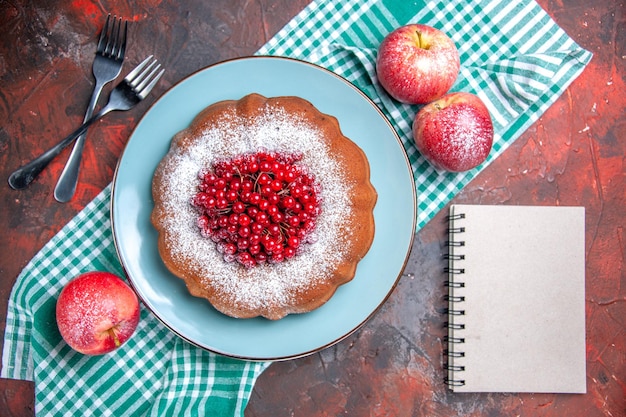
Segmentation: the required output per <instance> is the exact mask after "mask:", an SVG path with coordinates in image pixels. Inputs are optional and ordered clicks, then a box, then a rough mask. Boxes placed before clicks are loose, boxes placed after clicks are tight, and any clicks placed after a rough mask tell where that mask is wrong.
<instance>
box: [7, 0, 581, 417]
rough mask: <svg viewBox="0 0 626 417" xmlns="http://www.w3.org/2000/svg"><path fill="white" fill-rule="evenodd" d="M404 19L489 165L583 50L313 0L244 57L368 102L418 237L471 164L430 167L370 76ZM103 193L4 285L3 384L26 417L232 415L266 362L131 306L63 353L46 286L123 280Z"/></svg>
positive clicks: (478, 20) (442, 5) (509, 5)
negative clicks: (87, 348) (477, 116)
mask: <svg viewBox="0 0 626 417" xmlns="http://www.w3.org/2000/svg"><path fill="white" fill-rule="evenodd" d="M410 22H421V23H425V24H429V25H431V26H435V27H437V28H439V29H442V30H443V31H444V32H446V33H448V34H449V35H450V36H451V37H452V39H453V40H454V41H455V43H456V45H457V47H458V48H459V51H460V53H461V64H462V65H461V66H462V68H461V74H460V77H459V79H458V80H457V82H456V84H455V85H454V86H453V88H452V90H455V91H458V90H463V91H470V92H474V93H476V94H478V95H479V96H480V97H481V98H482V99H483V100H484V101H485V102H486V103H487V105H488V107H489V110H490V111H491V114H492V116H493V120H494V123H495V130H496V138H495V143H494V150H493V152H492V153H491V155H490V159H489V160H493V159H494V158H496V157H497V156H498V155H499V154H500V153H502V151H503V150H504V149H505V148H506V147H507V146H508V145H509V144H510V143H512V142H513V141H514V140H515V139H516V138H517V137H518V136H519V135H520V134H521V133H522V132H523V131H524V129H526V128H527V127H528V126H529V125H530V124H531V123H533V122H534V121H536V120H537V119H538V118H539V116H540V115H541V114H542V113H543V111H545V109H546V108H547V107H548V106H550V104H552V103H553V102H554V101H555V100H556V98H557V97H558V96H559V95H560V94H561V93H562V92H563V91H564V90H565V88H566V87H567V86H568V85H569V84H570V83H571V82H572V81H573V80H574V79H575V78H576V76H577V75H578V74H579V73H580V72H581V71H582V70H583V68H584V67H585V65H586V64H587V63H588V62H589V60H590V59H591V54H590V53H589V52H587V51H585V50H583V49H581V48H580V47H579V46H578V45H576V44H575V43H574V42H573V41H572V40H571V39H570V38H568V37H567V35H566V34H565V33H564V32H563V31H562V30H561V29H560V28H559V27H558V26H556V25H555V23H554V22H553V21H552V20H551V19H550V18H549V17H548V15H547V14H546V13H545V12H544V11H543V10H542V9H541V8H540V7H539V6H538V5H537V4H536V3H534V2H533V1H530V0H524V1H519V2H511V1H499V0H484V1H474V2H472V1H466V0H458V1H444V0H442V1H429V2H426V3H424V2H419V1H418V2H408V1H405V0H339V1H330V0H316V1H314V2H313V3H311V4H310V5H309V6H308V7H307V8H306V9H305V10H303V11H302V12H301V13H300V14H299V15H298V16H296V17H295V18H294V19H293V20H292V21H291V22H290V23H289V24H288V25H287V26H286V27H285V28H284V29H283V30H281V31H280V32H279V33H278V34H277V35H276V36H275V37H274V38H273V39H272V40H270V41H269V42H268V43H267V44H266V45H265V46H264V47H263V48H262V49H261V50H259V51H258V54H263V55H283V56H290V57H294V58H299V59H303V60H307V61H310V62H313V63H316V64H319V65H321V66H323V67H326V68H329V69H330V70H332V71H334V72H336V73H337V74H340V75H342V76H344V77H345V78H347V79H348V80H350V81H351V82H353V83H354V84H355V85H356V86H358V87H359V88H360V89H362V90H363V91H364V92H365V93H366V94H367V95H368V96H369V97H371V98H372V99H373V100H374V102H375V103H376V104H377V105H378V106H380V108H381V109H383V111H384V112H385V114H386V115H387V116H388V117H389V119H390V120H391V121H392V124H393V125H394V126H395V128H396V129H397V131H398V134H399V135H400V137H401V139H402V141H403V144H404V146H405V149H406V151H407V154H408V155H409V159H410V161H411V165H412V167H413V170H414V174H415V183H416V187H417V191H418V204H419V206H418V216H419V217H418V229H419V228H420V227H421V226H423V225H424V224H425V223H426V222H427V221H428V220H429V219H431V218H432V216H434V215H435V214H436V213H437V211H438V210H439V209H441V208H442V207H443V206H444V205H445V204H446V203H447V202H448V201H449V200H450V199H451V198H452V197H453V196H454V195H455V194H456V193H457V192H458V191H459V190H460V189H461V188H462V187H463V186H464V185H465V184H467V183H468V182H469V181H470V180H471V179H472V178H473V177H474V176H475V175H476V174H477V173H478V172H479V171H480V169H481V168H477V169H475V170H473V171H470V172H467V173H463V174H449V173H442V172H437V171H435V170H434V169H433V168H432V167H430V165H429V164H428V163H427V162H426V161H425V160H424V159H423V158H422V157H421V156H420V155H419V153H418V152H417V150H416V149H415V147H414V146H413V143H412V140H411V123H412V120H413V117H414V115H415V113H416V111H417V107H412V106H407V105H401V104H399V103H397V102H395V101H393V100H392V99H390V98H389V97H388V96H387V95H386V93H385V92H384V91H382V90H381V89H380V87H379V86H378V84H377V82H376V74H375V66H374V62H375V58H376V49H377V45H378V44H379V43H380V41H381V40H382V38H383V37H384V36H385V35H386V34H387V33H389V32H390V31H391V30H393V29H394V28H396V27H398V26H400V25H404V24H406V23H410ZM110 191H111V190H110V186H109V187H107V188H106V189H105V190H103V191H102V193H100V194H99V195H98V196H97V197H96V198H95V199H94V200H93V201H92V202H91V203H90V204H89V205H88V206H87V207H85V209H84V210H83V211H82V212H81V213H79V214H78V215H77V216H76V217H75V218H74V219H73V220H72V221H71V222H70V223H69V224H68V225H67V226H65V227H64V228H63V229H62V230H61V231H60V232H59V233H58V234H57V235H56V236H55V237H54V238H53V239H52V240H51V241H50V242H48V243H47V244H46V245H45V246H44V248H43V249H42V250H41V251H40V252H39V253H38V254H37V255H36V256H35V258H34V259H33V260H32V261H31V262H30V263H29V264H28V265H27V267H26V268H25V269H24V270H23V271H22V273H21V274H20V275H19V277H18V278H17V281H16V284H15V286H14V288H13V291H12V293H11V297H10V300H9V307H8V312H7V323H6V332H5V339H4V350H3V355H2V373H1V376H2V377H4V378H16V379H26V380H33V381H34V382H35V396H36V411H37V415H39V416H47V415H51V416H74V415H97V416H178V415H185V416H187V415H189V416H194V415H196V416H198V415H201V416H204V415H207V416H208V415H210V416H242V415H243V410H244V408H245V406H246V404H247V402H248V399H249V396H250V392H251V391H252V387H253V386H254V382H255V381H256V378H257V377H258V375H260V373H261V372H262V371H263V370H264V369H265V368H266V367H267V366H268V365H269V363H267V362H246V361H239V360H234V359H229V358H226V357H223V356H219V355H216V354H213V353H210V352H206V351H203V350H201V349H199V348H196V347H194V346H192V345H190V344H188V343H186V342H185V341H183V340H182V339H179V338H178V337H176V336H175V335H173V334H172V333H171V332H170V331H169V330H167V329H166V328H165V327H164V326H163V325H162V324H161V323H160V322H158V321H157V320H156V319H155V318H154V316H152V315H151V314H150V313H149V312H148V311H146V310H145V309H144V310H142V314H141V321H140V323H139V327H138V329H137V332H136V333H135V335H133V337H132V338H131V339H130V340H129V341H128V342H127V343H126V344H125V345H123V346H122V347H121V348H120V349H118V350H116V351H115V352H113V353H111V354H108V355H104V356H99V357H90V356H84V355H81V354H78V353H76V352H74V351H73V350H71V349H70V348H69V347H68V346H67V345H66V344H65V343H64V342H63V340H62V338H61V336H60V334H59V332H58V329H57V326H56V322H55V314H54V310H55V305H56V299H57V297H58V294H59V292H60V291H61V289H62V288H63V286H64V285H65V283H67V282H68V281H69V280H70V279H71V278H73V277H74V276H76V275H78V274H79V273H81V272H85V271H91V270H103V271H109V272H113V273H116V274H118V275H120V276H123V270H122V267H121V266H120V263H119V260H118V258H117V254H116V252H115V247H114V244H113V239H112V235H111V234H112V231H111V225H110V221H109V204H110Z"/></svg>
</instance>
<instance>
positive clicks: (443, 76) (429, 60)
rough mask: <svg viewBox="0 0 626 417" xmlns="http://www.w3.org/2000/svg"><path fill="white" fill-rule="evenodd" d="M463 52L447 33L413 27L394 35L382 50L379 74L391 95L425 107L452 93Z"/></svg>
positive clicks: (381, 81)
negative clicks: (460, 53) (459, 50)
mask: <svg viewBox="0 0 626 417" xmlns="http://www.w3.org/2000/svg"><path fill="white" fill-rule="evenodd" d="M459 68H460V60H459V52H458V51H457V49H456V46H455V45H454V42H453V41H452V39H450V38H449V37H448V36H447V35H446V34H445V33H443V32H441V31H440V30H437V29H435V28H433V27H430V26H426V25H420V24H409V25H406V26H401V27H399V28H398V29H396V30H394V31H393V32H391V33H390V34H389V35H387V37H385V39H384V40H383V41H382V43H381V44H380V46H379V48H378V57H377V59H376V73H377V76H378V81H379V82H380V83H381V85H382V86H383V87H384V88H385V90H387V92H388V93H389V95H391V96H392V97H393V98H395V99H396V100H398V101H401V102H403V103H409V104H425V103H429V102H431V101H433V100H436V99H438V98H439V97H441V96H443V95H444V94H445V93H447V92H448V90H450V87H452V84H454V81H456V78H457V77H458V75H459Z"/></svg>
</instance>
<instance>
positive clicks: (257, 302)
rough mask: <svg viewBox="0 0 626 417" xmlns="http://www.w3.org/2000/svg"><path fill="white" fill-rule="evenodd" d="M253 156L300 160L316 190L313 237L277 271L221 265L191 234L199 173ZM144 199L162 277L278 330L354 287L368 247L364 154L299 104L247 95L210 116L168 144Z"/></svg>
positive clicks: (206, 243)
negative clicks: (318, 204)
mask: <svg viewBox="0 0 626 417" xmlns="http://www.w3.org/2000/svg"><path fill="white" fill-rule="evenodd" d="M281 130H282V132H281ZM281 135H282V137H281ZM283 138H284V139H283ZM216 142H219V143H216ZM258 148H263V149H269V150H270V151H275V150H277V151H279V152H302V153H303V155H304V157H303V161H302V163H303V165H305V166H307V167H308V168H310V169H311V171H312V174H314V175H315V177H316V178H317V179H319V180H320V182H321V183H322V185H321V194H322V197H323V200H322V201H323V202H322V210H321V213H320V214H319V223H318V225H317V228H316V233H318V236H317V239H316V240H313V241H311V242H310V243H308V244H307V245H306V246H307V247H306V248H305V249H304V250H303V253H302V254H299V255H297V256H296V257H294V258H293V259H289V260H287V261H285V262H284V265H283V264H281V265H277V264H267V265H258V266H256V267H253V268H245V267H243V266H242V265H236V264H230V265H225V264H226V263H225V262H224V260H223V259H222V258H221V257H220V256H218V254H217V253H216V252H217V250H216V249H215V244H214V243H213V242H211V241H210V239H208V238H206V237H202V236H200V231H199V229H198V227H197V226H196V225H194V224H193V223H194V218H193V216H194V210H193V208H190V204H189V200H190V199H191V197H192V195H193V192H194V190H195V189H196V188H197V183H198V174H199V173H200V172H201V171H202V170H203V169H206V168H207V167H206V165H207V164H210V163H211V161H216V160H219V159H220V158H224V157H228V156H234V155H238V154H241V153H245V152H250V151H254V150H255V149H258ZM320 158H323V159H325V160H320ZM194 170H195V171H196V172H194ZM328 176H331V177H333V176H334V177H337V178H327V177H328ZM187 183H189V185H187ZM152 194H153V199H154V209H153V212H152V215H151V221H152V224H153V225H154V227H155V228H156V230H157V231H158V250H159V254H160V256H161V259H162V260H163V263H164V264H165V266H166V267H167V269H168V270H169V271H170V272H171V273H172V274H173V275H175V276H177V277H178V278H180V279H182V280H183V281H185V283H186V286H187V288H188V290H189V292H190V293H191V294H192V295H194V296H196V297H201V298H205V299H207V300H208V301H209V302H210V303H211V304H212V305H213V306H214V307H215V308H216V309H217V310H219V311H221V312H222V313H224V314H226V315H229V316H232V317H236V318H251V317H257V316H262V317H265V318H268V319H271V320H276V319H280V318H282V317H284V316H286V315H287V314H294V313H306V312H309V311H312V310H314V309H316V308H318V307H320V306H321V305H323V304H324V303H326V302H327V301H328V300H329V299H330V298H331V297H332V296H333V294H334V293H335V291H336V290H337V288H338V287H339V286H340V285H342V284H345V283H347V282H349V281H351V280H352V279H353V278H354V276H355V272H356V268H357V264H358V262H359V261H360V260H361V259H362V258H363V257H364V256H365V255H366V253H367V252H368V250H369V249H370V246H371V244H372V241H373V238H374V229H375V225H374V215H373V209H374V206H375V204H376V199H377V194H376V191H375V189H374V187H373V186H372V184H371V182H370V168H369V163H368V161H367V157H366V155H365V153H364V152H363V150H362V149H361V148H359V147H358V146H357V145H356V144H355V143H354V142H353V141H351V140H350V139H348V138H347V137H345V136H344V135H343V134H342V132H341V129H340V126H339V123H338V121H337V119H336V118H335V117H333V116H329V115H326V114H323V113H321V112H320V111H318V110H317V109H316V108H315V107H314V106H313V105H312V104H311V103H310V102H308V101H306V100H304V99H302V98H299V97H272V98H266V97H264V96H261V95H259V94H250V95H247V96H245V97H243V98H242V99H240V100H225V101H220V102H217V103H215V104H212V105H210V106H208V107H207V108H205V109H204V110H202V111H201V112H200V113H199V114H198V115H197V116H196V117H195V118H194V119H193V121H192V122H191V124H190V125H189V127H188V128H186V129H184V130H182V131H181V132H179V133H177V134H176V135H175V136H174V138H173V140H172V142H171V146H170V149H169V150H168V152H167V154H166V155H165V156H164V158H163V159H162V161H161V162H160V163H159V165H158V167H157V169H156V171H155V173H154V177H153V183H152ZM179 194H182V195H179ZM335 194H345V195H335ZM183 206H184V207H183ZM322 254H325V255H323V256H322V257H321V258H320V256H321V255H322ZM220 262H221V263H220ZM316 264H317V265H316Z"/></svg>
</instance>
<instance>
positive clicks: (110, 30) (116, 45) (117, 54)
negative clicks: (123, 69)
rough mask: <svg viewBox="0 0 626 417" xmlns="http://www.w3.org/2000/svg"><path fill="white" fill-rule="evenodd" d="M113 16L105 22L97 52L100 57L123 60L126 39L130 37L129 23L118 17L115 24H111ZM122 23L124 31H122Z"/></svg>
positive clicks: (109, 16) (114, 19) (108, 17)
mask: <svg viewBox="0 0 626 417" xmlns="http://www.w3.org/2000/svg"><path fill="white" fill-rule="evenodd" d="M110 20H111V15H110V14H108V15H107V20H106V22H104V28H102V32H100V39H99V40H98V46H97V52H98V53H99V54H100V55H104V56H110V57H111V58H114V59H117V60H121V59H123V58H124V54H125V52H126V39H127V36H128V21H123V20H122V18H121V17H120V18H118V17H117V16H114V17H113V23H110ZM122 22H123V23H124V30H123V31H122Z"/></svg>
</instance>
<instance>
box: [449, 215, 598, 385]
mask: <svg viewBox="0 0 626 417" xmlns="http://www.w3.org/2000/svg"><path fill="white" fill-rule="evenodd" d="M461 213H463V214H464V218H459V217H460V216H459V214H461ZM450 218H451V220H450V229H451V233H450V241H451V242H457V243H459V244H460V243H461V242H464V245H463V246H455V245H454V244H452V246H451V247H450V254H451V255H454V254H456V256H451V258H452V259H451V260H450V261H449V268H450V274H449V280H450V281H452V282H453V283H454V282H456V283H457V285H456V286H455V285H454V284H452V285H451V286H450V293H449V294H450V301H449V310H450V315H449V328H450V329H449V343H448V350H449V352H451V353H450V355H449V357H448V365H447V368H448V369H450V370H449V372H448V383H449V385H450V386H451V389H452V390H453V391H455V392H537V393H539V392H550V393H560V392H562V393H584V392H586V362H585V212H584V207H536V206H531V207H529V206H482V205H453V206H451V208H450ZM455 258H459V259H455ZM460 258H464V259H460ZM460 283H463V286H462V287H459V285H458V284H460ZM457 287H459V288H457Z"/></svg>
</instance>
